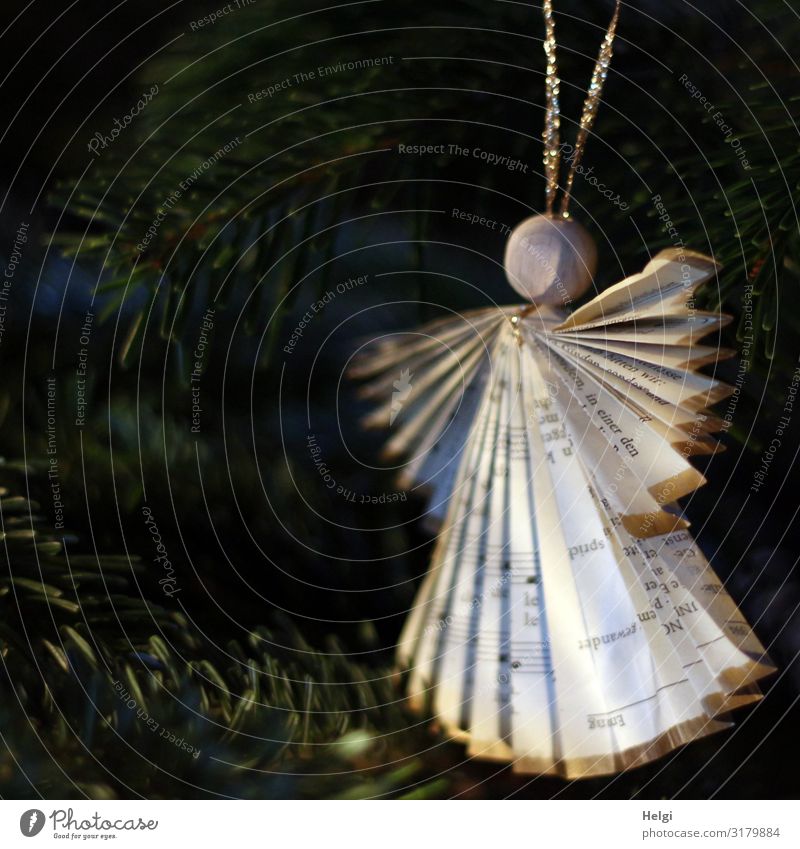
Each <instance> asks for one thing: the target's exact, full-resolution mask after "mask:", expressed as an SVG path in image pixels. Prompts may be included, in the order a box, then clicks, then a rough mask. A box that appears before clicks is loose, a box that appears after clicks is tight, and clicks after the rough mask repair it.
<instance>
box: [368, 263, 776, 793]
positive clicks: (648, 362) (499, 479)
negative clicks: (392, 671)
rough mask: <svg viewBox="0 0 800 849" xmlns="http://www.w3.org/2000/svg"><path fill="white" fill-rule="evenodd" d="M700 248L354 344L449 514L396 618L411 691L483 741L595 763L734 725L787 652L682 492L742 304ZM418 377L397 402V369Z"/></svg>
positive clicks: (538, 765) (527, 760) (481, 745)
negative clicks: (721, 565)
mask: <svg viewBox="0 0 800 849" xmlns="http://www.w3.org/2000/svg"><path fill="white" fill-rule="evenodd" d="M713 273H714V264H713V262H712V261H711V260H709V259H707V258H705V257H703V256H700V255H699V254H693V253H690V252H688V251H680V252H679V251H677V250H670V251H664V252H662V253H660V254H658V255H657V256H656V257H655V258H654V259H653V260H652V261H651V262H650V263H649V264H648V265H647V266H646V268H645V269H644V271H643V272H642V273H641V274H637V275H634V276H633V277H629V278H627V279H626V280H623V281H622V282H621V283H619V284H617V285H616V286H613V287H611V288H610V289H608V290H606V291H605V292H603V293H602V294H601V295H599V296H598V297H596V298H595V299H594V300H592V301H590V302H589V303H587V304H586V305H585V306H583V307H581V308H580V309H578V310H577V311H575V312H574V313H572V314H571V315H569V316H567V315H566V314H565V313H563V312H561V311H560V310H558V309H556V308H554V307H551V306H546V305H541V306H538V307H536V306H534V305H533V304H528V305H523V306H511V307H502V308H490V309H481V310H476V311H473V312H469V313H465V314H464V315H462V316H458V317H455V318H451V319H448V320H444V321H439V322H435V323H433V324H430V325H428V326H427V327H424V328H422V329H421V330H419V331H417V333H416V335H415V336H414V341H412V342H410V343H407V342H406V343H404V342H401V341H398V340H394V341H386V342H379V343H377V344H376V345H375V347H374V348H372V349H370V348H368V349H367V350H366V351H365V352H364V353H363V354H362V355H361V357H360V358H359V360H358V361H357V362H356V363H355V364H354V367H353V373H354V375H355V376H356V377H361V378H369V379H370V381H369V383H367V384H366V385H365V387H364V393H365V394H366V395H367V396H369V397H373V398H383V399H386V403H385V405H384V406H383V407H380V408H378V409H377V410H376V411H375V413H374V414H373V415H371V416H370V418H369V421H368V423H369V424H371V425H373V426H375V425H379V424H383V425H388V424H389V421H390V419H391V420H392V421H393V430H394V434H393V436H392V437H391V439H390V441H389V443H388V446H387V451H388V452H389V453H390V454H393V455H403V456H405V457H407V458H408V461H407V464H406V466H405V470H404V472H403V476H402V483H403V485H404V486H406V487H410V488H423V489H425V490H426V491H427V493H428V495H429V497H430V506H429V515H430V517H431V518H432V519H435V520H437V522H438V523H440V527H441V531H440V533H439V537H438V542H437V545H436V548H435V552H434V555H433V561H432V564H431V568H430V571H429V573H428V575H427V577H426V578H425V580H424V582H423V584H422V586H421V588H420V591H419V594H418V597H417V599H416V601H415V604H414V608H413V611H412V613H411V615H410V617H409V619H408V621H407V623H406V625H405V628H404V630H403V633H402V635H401V639H400V644H399V652H398V659H399V662H400V663H401V665H402V666H403V667H404V668H406V669H407V670H408V682H409V692H410V698H411V701H412V703H413V704H414V705H415V706H417V707H418V708H420V709H425V710H431V711H432V713H433V714H434V715H435V716H436V717H438V719H439V721H440V723H441V725H442V726H443V727H444V728H445V729H446V731H447V732H448V733H449V734H450V735H452V736H453V737H456V738H458V739H460V740H463V741H465V742H466V743H467V745H468V753H469V754H470V755H472V756H475V757H480V758H491V759H496V760H499V761H507V762H510V763H512V764H513V768H514V769H515V770H518V771H522V772H533V773H541V774H555V775H560V776H563V777H566V778H576V777H585V776H591V775H598V774H604V773H609V772H614V771H618V770H623V769H627V768H629V767H633V766H636V765H639V764H642V763H645V762H647V761H650V760H652V759H654V758H657V757H660V756H662V755H663V754H665V753H666V752H668V751H670V750H672V749H674V748H675V747H676V746H679V745H681V744H684V743H686V742H688V741H690V740H694V739H697V738H699V737H702V736H704V735H707V734H710V733H712V732H714V731H717V730H720V729H722V728H725V727H727V725H728V724H729V723H728V722H726V714H727V713H728V712H729V711H730V710H731V709H732V708H735V707H738V706H740V705H744V704H747V703H749V702H752V701H755V700H757V699H758V698H760V693H759V690H758V688H757V685H756V683H755V682H756V681H757V680H758V679H760V678H761V677H763V676H765V675H767V674H769V673H770V672H772V671H773V669H772V667H771V665H770V663H769V660H768V659H767V657H766V656H765V652H764V649H763V647H762V645H761V644H760V643H759V641H758V639H757V638H756V637H755V635H754V634H753V632H752V631H751V629H750V627H749V625H748V624H747V622H746V621H745V620H744V618H743V617H742V615H741V613H740V612H739V611H738V609H737V607H736V605H735V604H734V603H733V601H732V600H731V598H730V596H729V595H728V594H727V592H726V591H725V590H724V588H723V587H722V586H721V585H720V582H719V580H718V578H717V577H716V575H715V574H714V572H713V571H712V569H711V567H710V566H709V564H708V562H707V561H706V560H705V558H704V557H703V554H702V552H701V551H700V549H699V548H698V547H697V546H696V545H695V543H694V541H693V540H692V537H691V535H690V534H689V531H688V530H687V527H688V525H687V522H686V521H685V520H684V519H683V518H682V517H681V516H680V514H679V511H678V509H677V507H676V505H675V501H676V500H677V499H678V498H680V497H681V496H684V495H687V494H689V493H691V492H692V491H694V490H695V489H696V488H697V487H698V486H700V485H702V484H703V483H704V482H705V481H704V478H703V476H702V475H701V474H700V473H699V472H698V471H697V470H696V469H695V468H694V467H693V466H692V465H691V464H690V462H689V457H691V456H692V455H694V454H698V453H710V452H713V451H714V450H715V448H716V443H715V441H714V440H713V438H712V436H711V434H712V433H713V432H714V431H716V430H719V429H720V424H721V423H720V421H719V419H717V418H715V417H714V416H713V415H712V414H710V413H709V412H708V410H707V407H709V406H710V405H712V404H713V403H715V402H716V401H718V400H720V399H721V398H723V397H725V396H726V395H727V394H728V393H729V391H730V389H729V387H727V386H726V385H724V384H723V383H721V382H720V381H718V380H715V379H713V378H711V377H707V376H706V375H704V374H701V373H699V371H698V369H699V368H700V367H701V366H702V365H705V364H707V363H709V362H711V361H713V360H715V359H716V358H717V357H718V356H719V355H720V354H719V352H718V350H717V349H716V348H714V347H707V346H702V345H700V344H698V342H699V340H700V339H701V338H702V337H703V336H705V335H706V334H708V333H710V332H711V331H714V330H717V329H718V328H719V327H720V326H721V325H722V323H723V322H724V321H725V318H724V317H722V316H720V315H718V314H714V313H708V312H701V311H698V310H696V309H695V308H694V306H693V294H694V291H695V289H696V287H697V286H698V285H699V284H700V283H702V282H703V281H704V280H706V279H707V278H708V277H709V276H711V275H712V274H713ZM401 373H405V374H406V375H407V377H408V381H407V382H408V383H409V384H410V387H411V389H410V391H408V392H407V393H406V396H407V397H405V401H404V403H403V405H402V409H400V410H399V412H398V409H397V407H398V405H397V404H394V408H393V405H392V402H391V401H390V400H389V399H390V398H391V396H392V386H393V382H394V381H395V380H397V378H398V377H399V376H400V374H401Z"/></svg>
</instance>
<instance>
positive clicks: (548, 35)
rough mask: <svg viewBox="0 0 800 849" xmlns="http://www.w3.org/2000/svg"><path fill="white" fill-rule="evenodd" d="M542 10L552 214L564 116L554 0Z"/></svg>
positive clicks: (546, 158)
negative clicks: (559, 100) (559, 130)
mask: <svg viewBox="0 0 800 849" xmlns="http://www.w3.org/2000/svg"><path fill="white" fill-rule="evenodd" d="M542 12H543V13H544V26H545V39H544V52H545V56H546V57H547V76H546V79H545V95H546V108H545V116H544V131H543V132H542V140H543V141H544V155H543V156H544V176H545V179H546V180H547V188H546V189H545V199H546V201H547V215H548V216H549V217H552V215H553V207H554V206H555V201H556V192H557V191H558V169H559V166H560V161H561V146H560V144H559V137H558V129H559V126H560V124H561V119H560V106H559V102H558V89H559V79H558V67H557V65H556V24H555V21H554V20H553V4H552V2H551V0H544V3H543V4H542Z"/></svg>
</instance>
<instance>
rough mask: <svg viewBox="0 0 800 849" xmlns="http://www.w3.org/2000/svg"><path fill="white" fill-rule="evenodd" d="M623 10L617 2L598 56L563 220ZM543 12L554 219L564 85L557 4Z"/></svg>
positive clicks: (547, 160) (547, 159)
mask: <svg viewBox="0 0 800 849" xmlns="http://www.w3.org/2000/svg"><path fill="white" fill-rule="evenodd" d="M619 10H620V0H617V2H616V4H615V7H614V14H613V15H612V16H611V22H610V23H609V25H608V29H607V30H606V34H605V36H604V38H603V43H602V44H601V45H600V52H599V54H598V56H597V62H596V63H595V66H594V71H593V72H592V79H591V82H590V83H589V89H588V91H587V92H586V100H585V101H584V104H583V114H582V115H581V121H580V126H579V127H578V135H577V138H576V139H575V147H574V148H573V152H572V155H571V157H570V168H569V172H568V174H567V180H566V183H565V186H564V191H563V194H562V197H561V206H560V210H559V213H560V215H561V217H562V218H568V217H569V200H570V196H571V194H572V184H573V183H574V181H575V173H576V171H577V168H578V165H579V164H580V161H581V159H582V157H583V152H584V149H585V147H586V139H587V138H588V136H589V133H590V132H591V129H592V126H593V125H594V119H595V117H596V116H597V109H598V106H599V105H600V97H601V95H602V92H603V85H604V84H605V81H606V77H607V76H608V67H609V65H610V63H611V56H612V46H613V43H614V36H615V34H616V30H617V21H618V19H619ZM542 12H543V13H544V22H545V40H544V52H545V55H546V56H547V76H546V81H545V93H546V108H545V121H544V131H543V132H542V138H543V140H544V174H545V179H546V181H547V186H546V189H545V199H546V205H547V216H548V217H550V218H552V217H553V210H554V208H555V198H556V193H557V191H558V172H559V166H560V160H561V145H560V141H559V128H560V125H561V119H560V105H559V83H560V81H559V78H558V67H557V65H556V38H555V21H554V19H553V4H552V2H551V0H544V2H543V4H542Z"/></svg>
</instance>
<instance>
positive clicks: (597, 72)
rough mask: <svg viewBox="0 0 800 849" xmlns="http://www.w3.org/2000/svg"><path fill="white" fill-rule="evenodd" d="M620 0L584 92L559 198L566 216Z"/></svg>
mask: <svg viewBox="0 0 800 849" xmlns="http://www.w3.org/2000/svg"><path fill="white" fill-rule="evenodd" d="M619 6H620V0H617V3H616V6H615V7H614V14H613V15H612V16H611V23H610V24H609V25H608V30H607V31H606V34H605V38H603V43H602V44H601V45H600V53H599V54H598V56H597V62H596V64H595V66H594V71H593V72H592V81H591V82H590V83H589V91H588V92H587V93H586V100H585V101H584V104H583V114H582V115H581V123H580V127H579V128H578V137H577V138H576V139H575V148H574V150H573V152H572V154H571V155H570V167H569V174H567V183H566V186H565V188H564V194H563V196H562V198H561V215H562V216H563V217H564V218H567V217H568V215H569V212H568V208H569V198H570V195H571V193H572V184H573V182H574V180H575V171H576V170H577V168H578V165H579V164H580V161H581V158H582V157H583V151H584V148H585V147H586V139H587V137H588V135H589V133H590V131H591V129H592V125H593V124H594V119H595V117H596V116H597V108H598V106H599V105H600V95H601V94H602V93H603V85H604V83H605V81H606V77H607V76H608V66H609V65H610V64H611V55H612V49H611V48H612V45H613V43H614V35H615V33H616V30H617V20H618V19H619Z"/></svg>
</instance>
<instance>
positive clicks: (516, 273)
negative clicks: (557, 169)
mask: <svg viewBox="0 0 800 849" xmlns="http://www.w3.org/2000/svg"><path fill="white" fill-rule="evenodd" d="M503 266H504V268H505V272H506V277H507V278H508V282H509V283H510V284H511V285H512V286H513V287H514V289H515V290H516V291H517V292H519V294H520V295H522V297H523V298H525V299H526V300H528V301H531V302H532V303H534V304H537V305H539V304H548V305H550V306H555V307H566V306H567V304H569V303H570V302H571V301H574V300H575V299H576V298H579V297H580V296H581V295H583V293H584V292H586V290H587V289H588V288H589V286H591V284H592V280H593V278H594V273H595V271H596V269H597V246H596V245H595V243H594V239H593V238H592V237H591V236H590V235H589V233H588V232H587V231H586V229H585V228H584V227H583V226H581V225H580V224H578V222H577V221H575V220H573V219H572V218H556V217H552V218H551V217H548V216H546V215H534V216H532V217H531V218H526V219H525V220H524V221H522V222H520V223H519V224H518V225H517V226H516V227H515V228H514V230H513V231H512V232H511V235H510V236H509V237H508V242H507V243H506V253H505V259H504V261H503Z"/></svg>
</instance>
